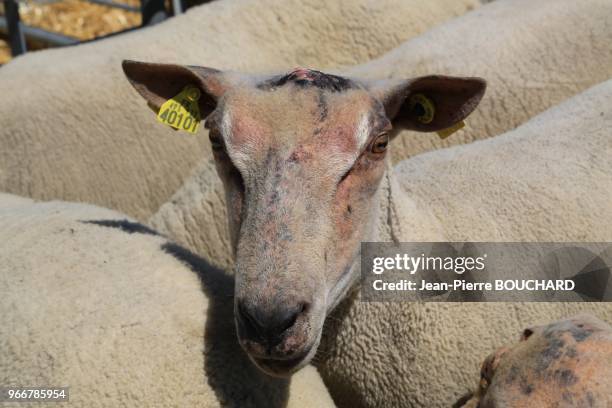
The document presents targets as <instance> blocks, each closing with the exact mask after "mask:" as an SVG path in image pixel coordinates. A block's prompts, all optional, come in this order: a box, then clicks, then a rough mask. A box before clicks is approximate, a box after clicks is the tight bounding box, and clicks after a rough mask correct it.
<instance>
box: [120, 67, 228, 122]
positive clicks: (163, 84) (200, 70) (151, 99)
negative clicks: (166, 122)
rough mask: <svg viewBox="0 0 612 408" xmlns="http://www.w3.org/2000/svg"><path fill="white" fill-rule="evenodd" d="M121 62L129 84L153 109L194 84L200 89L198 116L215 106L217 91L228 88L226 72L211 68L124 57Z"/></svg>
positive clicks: (206, 113)
mask: <svg viewBox="0 0 612 408" xmlns="http://www.w3.org/2000/svg"><path fill="white" fill-rule="evenodd" d="M121 65H122V67H123V72H124V73H125V76H126V77H127V79H128V80H129V81H130V83H131V84H132V86H133V87H134V88H135V89H136V90H137V91H138V93H139V94H140V95H141V96H142V97H143V98H144V99H145V100H146V101H147V102H148V103H149V106H150V107H151V108H152V109H154V110H155V111H158V110H159V109H160V108H161V106H162V105H163V103H164V102H166V101H167V100H168V99H171V98H172V97H173V96H176V95H177V94H179V93H180V92H181V91H182V90H183V89H184V88H185V86H187V85H195V86H197V87H198V88H200V91H201V92H202V96H201V97H200V99H199V105H200V112H201V114H202V117H206V116H207V115H208V114H209V113H210V112H212V111H213V110H214V109H215V107H216V105H217V100H218V99H219V98H220V97H221V95H223V94H224V93H225V92H226V91H227V90H228V89H229V88H230V84H229V82H230V81H229V78H228V77H227V75H225V74H224V73H223V72H222V71H218V70H216V69H213V68H206V67H196V66H188V65H174V64H155V63H148V62H138V61H130V60H124V61H123V63H122V64H121Z"/></svg>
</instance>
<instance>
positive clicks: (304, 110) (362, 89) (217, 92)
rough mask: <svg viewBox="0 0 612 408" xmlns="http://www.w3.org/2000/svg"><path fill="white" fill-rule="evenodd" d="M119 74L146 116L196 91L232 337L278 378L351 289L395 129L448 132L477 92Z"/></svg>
mask: <svg viewBox="0 0 612 408" xmlns="http://www.w3.org/2000/svg"><path fill="white" fill-rule="evenodd" d="M124 70H125V71H126V74H127V76H128V78H129V79H130V80H131V81H132V83H133V84H134V86H135V87H136V89H137V90H139V92H140V93H141V94H142V95H143V96H145V98H147V99H148V101H149V102H150V103H151V104H152V105H154V107H155V106H157V107H159V105H161V103H163V101H164V98H165V99H167V98H169V97H171V96H173V95H175V94H177V93H178V92H180V90H181V89H182V88H183V87H184V86H186V85H189V84H196V85H198V86H199V87H200V89H201V90H202V94H203V95H204V98H202V99H201V100H200V109H201V110H204V112H205V114H206V115H207V119H206V127H207V128H208V129H209V137H210V140H211V145H212V148H213V151H214V157H215V162H216V166H217V172H218V174H219V176H220V177H221V179H222V180H223V182H224V186H225V191H226V201H227V206H228V215H229V227H230V235H231V240H232V244H233V249H234V256H235V276H236V292H235V320H236V327H237V332H238V338H239V341H240V343H241V345H242V347H243V348H244V349H245V351H246V352H247V353H248V354H249V356H250V357H251V359H252V361H254V363H255V364H256V365H257V366H259V367H260V368H261V369H262V370H264V371H265V372H267V373H269V374H271V375H276V376H286V375H289V374H291V373H293V372H295V371H296V370H298V369H299V368H301V367H302V366H304V365H305V364H307V363H308V362H309V361H310V359H311V358H312V356H313V355H314V354H315V352H316V348H317V346H318V343H319V340H320V336H321V332H322V327H323V323H324V321H325V317H326V315H327V314H328V313H329V312H330V311H331V309H332V308H333V307H334V306H335V305H337V304H338V302H339V301H340V300H341V299H342V298H343V297H344V295H345V294H346V293H347V291H348V290H349V289H350V288H351V286H353V285H354V284H355V282H356V281H357V278H358V275H359V269H358V264H359V262H358V256H359V249H360V242H361V241H363V240H366V239H367V238H368V232H369V231H371V230H373V227H374V224H375V222H376V217H375V216H373V214H374V211H375V209H376V208H377V206H378V205H379V201H380V199H379V198H378V194H377V193H378V191H379V186H380V182H381V179H382V177H383V175H384V174H385V169H386V163H385V162H386V160H385V158H386V156H387V143H388V141H389V137H390V136H389V133H390V131H391V129H392V122H394V123H395V124H397V125H399V126H401V127H405V128H412V129H417V130H425V131H431V130H438V129H443V128H446V127H448V126H450V125H452V124H453V123H455V122H457V121H460V120H462V119H463V117H465V116H467V114H469V113H470V112H471V111H472V110H473V109H474V107H475V106H476V104H477V103H478V101H479V100H480V98H481V96H482V93H483V91H484V83H483V81H481V80H476V79H457V78H449V77H425V78H419V79H416V80H405V81H383V82H373V83H367V82H364V81H357V80H351V79H347V78H343V77H339V76H335V75H328V74H324V73H321V72H318V71H312V70H307V69H296V70H293V71H291V72H289V73H287V74H283V75H278V76H272V77H265V78H254V77H244V76H239V75H235V74H228V73H221V72H219V71H216V70H211V69H208V68H198V67H181V66H168V65H159V64H141V63H131V62H128V63H125V64H124ZM143 72H144V73H146V75H145V74H143ZM152 78H153V79H152ZM414 93H418V94H419V95H421V96H425V95H426V98H427V100H428V101H430V102H431V103H432V104H433V103H435V104H436V109H437V112H438V113H437V114H436V115H434V116H433V117H429V118H428V120H427V121H423V120H422V117H423V115H424V114H425V113H426V112H425V110H426V109H425V108H427V107H423V106H417V105H415V104H414V103H412V102H409V101H408V100H409V98H410V96H411V95H412V94H414ZM430 113H431V112H430ZM430 116H431V115H430Z"/></svg>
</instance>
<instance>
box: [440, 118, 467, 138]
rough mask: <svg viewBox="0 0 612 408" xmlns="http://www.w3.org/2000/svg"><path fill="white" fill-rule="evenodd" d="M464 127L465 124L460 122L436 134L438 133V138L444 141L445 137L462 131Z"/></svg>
mask: <svg viewBox="0 0 612 408" xmlns="http://www.w3.org/2000/svg"><path fill="white" fill-rule="evenodd" d="M464 126H465V122H464V121H462V120H460V121H459V122H457V123H455V124H454V125H453V126H451V127H447V128H446V129H442V130H439V131H438V132H437V133H438V136H440V139H446V138H447V137H449V136H450V135H452V134H453V133H455V132H456V131H458V130H459V129H462V128H463V127H464Z"/></svg>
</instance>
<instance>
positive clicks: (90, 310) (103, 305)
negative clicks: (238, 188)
mask: <svg viewBox="0 0 612 408" xmlns="http://www.w3.org/2000/svg"><path fill="white" fill-rule="evenodd" d="M0 242H2V245H0V293H2V295H1V296H0V384H2V385H3V386H4V387H8V386H22V387H23V386H29V387H36V386H40V387H70V389H69V404H68V403H66V404H61V406H68V405H70V406H80V407H135V406H141V407H162V406H163V407H185V406H193V407H195V406H198V407H218V406H234V407H245V406H258V407H281V406H287V407H312V406H321V407H331V406H333V402H332V400H331V398H330V397H329V393H328V392H327V390H326V389H325V386H324V385H323V382H322V381H321V378H320V376H319V375H318V374H317V372H316V369H314V368H313V367H312V366H310V367H308V368H307V370H305V371H304V373H303V375H298V376H295V377H293V379H292V380H291V381H288V380H284V379H276V378H272V377H268V376H265V375H263V374H262V373H261V372H259V371H258V370H257V369H256V368H255V367H254V366H253V365H252V364H251V363H250V362H249V361H248V359H247V357H246V356H245V355H244V353H243V352H242V351H241V350H240V348H239V346H238V344H237V342H236V335H235V333H234V325H233V317H232V315H233V304H232V296H233V295H232V286H233V279H232V278H231V277H230V276H228V275H226V274H224V273H223V272H221V271H220V270H217V269H215V268H212V267H210V266H209V265H208V264H207V263H206V262H205V261H204V260H203V259H200V258H199V257H197V256H195V255H193V254H192V253H190V252H189V251H187V250H185V249H183V248H181V247H180V246H178V245H176V244H174V243H172V242H170V241H168V240H166V239H164V238H163V237H161V236H159V235H157V234H156V232H155V231H153V230H151V229H149V228H147V227H145V226H144V225H142V224H139V223H137V222H135V221H134V220H132V219H129V218H127V217H126V216H125V215H123V214H120V213H117V212H115V211H111V210H107V209H104V208H100V207H95V206H91V205H85V204H78V203H67V202H58V201H54V202H33V201H31V200H28V199H23V198H18V197H15V196H11V195H7V194H0ZM18 405H19V404H18Z"/></svg>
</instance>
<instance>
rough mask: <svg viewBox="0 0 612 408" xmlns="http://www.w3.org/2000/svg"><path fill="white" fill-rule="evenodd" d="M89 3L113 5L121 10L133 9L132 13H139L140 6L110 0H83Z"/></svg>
mask: <svg viewBox="0 0 612 408" xmlns="http://www.w3.org/2000/svg"><path fill="white" fill-rule="evenodd" d="M85 1H87V2H89V3H96V4H101V5H103V6H108V7H114V8H118V9H122V10H127V11H133V12H134V13H140V7H134V6H130V5H127V4H122V3H117V2H115V1H112V0H85Z"/></svg>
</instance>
